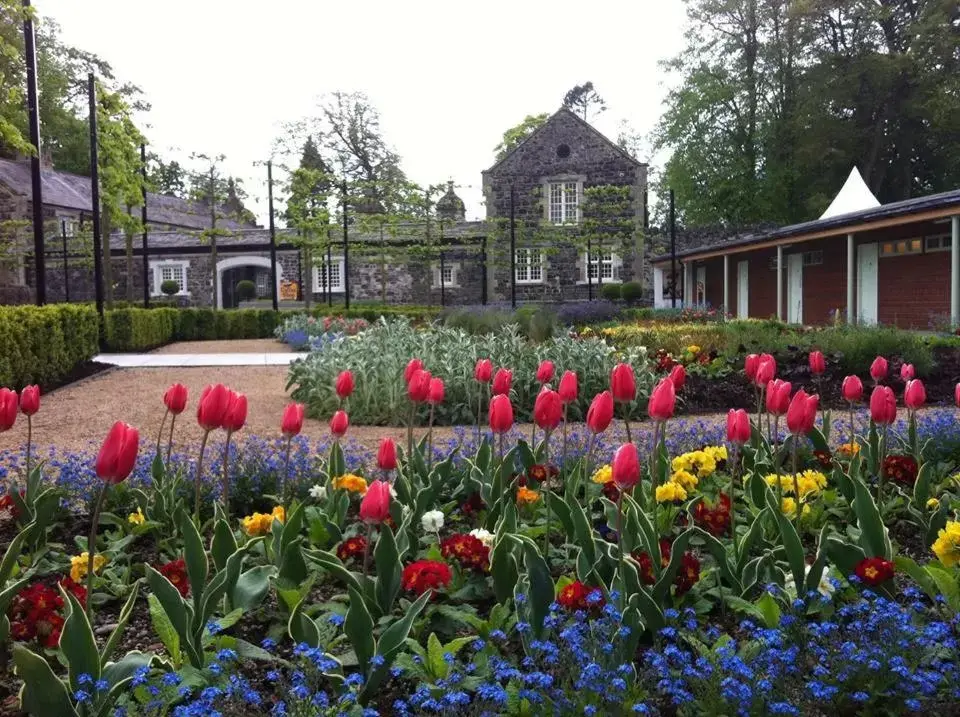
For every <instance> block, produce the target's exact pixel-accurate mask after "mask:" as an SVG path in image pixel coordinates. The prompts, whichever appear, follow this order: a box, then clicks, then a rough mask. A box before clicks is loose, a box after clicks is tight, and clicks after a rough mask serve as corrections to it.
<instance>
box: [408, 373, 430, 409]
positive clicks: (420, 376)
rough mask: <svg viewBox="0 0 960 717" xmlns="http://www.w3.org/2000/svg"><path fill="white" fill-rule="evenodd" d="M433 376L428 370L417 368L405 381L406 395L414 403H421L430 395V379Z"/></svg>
mask: <svg viewBox="0 0 960 717" xmlns="http://www.w3.org/2000/svg"><path fill="white" fill-rule="evenodd" d="M432 378H433V377H432V376H431V375H430V372H429V371H424V370H423V369H420V368H418V369H417V370H416V371H414V372H413V375H412V376H410V379H409V380H408V381H407V396H408V397H409V399H410V400H411V401H413V402H414V403H423V402H424V401H426V400H427V399H428V398H429V397H430V379H432Z"/></svg>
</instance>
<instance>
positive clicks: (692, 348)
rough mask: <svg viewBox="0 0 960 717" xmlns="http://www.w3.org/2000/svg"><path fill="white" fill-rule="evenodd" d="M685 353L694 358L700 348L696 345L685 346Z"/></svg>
mask: <svg viewBox="0 0 960 717" xmlns="http://www.w3.org/2000/svg"><path fill="white" fill-rule="evenodd" d="M687 353H688V354H693V355H694V356H696V355H697V354H698V353H700V347H699V346H697V345H696V344H690V345H689V346H687Z"/></svg>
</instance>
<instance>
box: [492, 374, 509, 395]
mask: <svg viewBox="0 0 960 717" xmlns="http://www.w3.org/2000/svg"><path fill="white" fill-rule="evenodd" d="M512 385H513V371H511V370H510V369H508V368H500V369H497V372H496V374H494V376H493V395H494V396H505V395H507V394H509V393H510V386H512Z"/></svg>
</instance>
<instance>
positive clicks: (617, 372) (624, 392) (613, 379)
mask: <svg viewBox="0 0 960 717" xmlns="http://www.w3.org/2000/svg"><path fill="white" fill-rule="evenodd" d="M610 393H612V394H613V400H614V401H616V402H617V403H630V402H631V401H632V400H633V399H635V398H636V397H637V379H636V376H634V373H633V366H631V365H630V364H625V363H618V364H617V365H616V366H614V367H613V370H612V371H610Z"/></svg>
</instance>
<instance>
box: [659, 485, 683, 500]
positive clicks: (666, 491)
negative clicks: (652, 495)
mask: <svg viewBox="0 0 960 717" xmlns="http://www.w3.org/2000/svg"><path fill="white" fill-rule="evenodd" d="M686 499H687V491H685V490H684V489H683V486H682V485H680V484H679V483H674V482H673V481H669V482H667V483H664V484H663V485H658V486H657V502H658V503H674V502H677V503H678V502H680V501H682V500H686Z"/></svg>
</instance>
